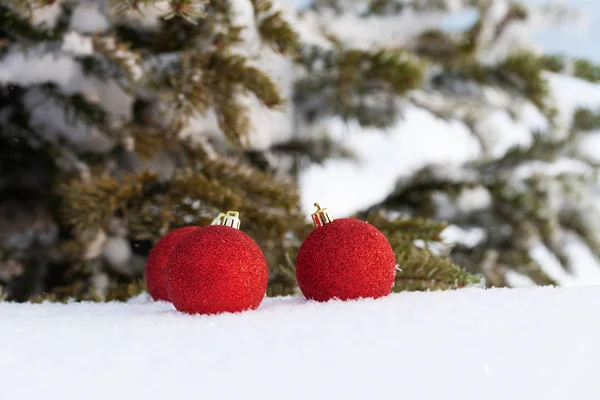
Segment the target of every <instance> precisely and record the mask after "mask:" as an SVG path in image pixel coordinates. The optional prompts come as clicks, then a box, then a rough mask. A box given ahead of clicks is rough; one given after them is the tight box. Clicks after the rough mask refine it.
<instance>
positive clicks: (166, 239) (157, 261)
mask: <svg viewBox="0 0 600 400" xmlns="http://www.w3.org/2000/svg"><path fill="white" fill-rule="evenodd" d="M196 229H198V227H197V226H184V227H182V228H177V229H173V230H172V231H171V232H169V233H167V234H166V235H165V236H163V237H162V238H160V240H159V241H158V242H156V244H155V245H154V247H153V248H152V250H150V253H149V254H148V258H147V260H146V286H147V287H148V293H150V296H152V298H153V299H154V300H157V301H158V300H163V301H169V295H168V294H167V278H166V277H165V268H166V266H167V260H168V259H169V255H170V254H171V252H172V251H173V248H175V245H176V244H177V243H179V241H180V240H181V239H183V238H184V237H185V236H187V235H188V234H189V233H191V232H193V231H195V230H196Z"/></svg>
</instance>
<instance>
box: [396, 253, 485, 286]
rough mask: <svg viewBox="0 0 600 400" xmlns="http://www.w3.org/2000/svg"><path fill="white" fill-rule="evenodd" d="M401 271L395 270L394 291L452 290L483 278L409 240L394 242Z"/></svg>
mask: <svg viewBox="0 0 600 400" xmlns="http://www.w3.org/2000/svg"><path fill="white" fill-rule="evenodd" d="M392 247H393V248H394V251H395V252H396V261H397V262H398V264H399V266H400V271H397V272H396V281H395V284H394V288H393V291H394V292H402V291H429V290H450V289H458V288H463V287H466V286H470V285H474V284H476V283H478V282H480V278H479V277H478V276H475V275H472V274H470V273H468V272H467V271H465V270H463V269H462V268H460V267H458V266H456V265H454V264H453V263H452V262H451V261H449V260H446V259H443V258H440V257H438V256H435V255H433V254H432V253H430V252H429V251H427V250H425V249H421V248H418V247H415V246H412V245H410V244H408V243H402V242H398V243H392Z"/></svg>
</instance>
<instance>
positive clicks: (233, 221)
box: [211, 211, 242, 229]
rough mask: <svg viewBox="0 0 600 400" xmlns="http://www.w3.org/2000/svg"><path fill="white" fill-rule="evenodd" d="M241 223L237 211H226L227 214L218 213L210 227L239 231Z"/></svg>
mask: <svg viewBox="0 0 600 400" xmlns="http://www.w3.org/2000/svg"><path fill="white" fill-rule="evenodd" d="M241 223H242V221H241V220H240V213H239V212H237V211H227V213H219V215H217V217H216V218H215V219H213V221H212V222H211V225H223V226H229V227H231V228H235V229H240V225H241Z"/></svg>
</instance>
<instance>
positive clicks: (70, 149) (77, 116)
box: [0, 0, 598, 301]
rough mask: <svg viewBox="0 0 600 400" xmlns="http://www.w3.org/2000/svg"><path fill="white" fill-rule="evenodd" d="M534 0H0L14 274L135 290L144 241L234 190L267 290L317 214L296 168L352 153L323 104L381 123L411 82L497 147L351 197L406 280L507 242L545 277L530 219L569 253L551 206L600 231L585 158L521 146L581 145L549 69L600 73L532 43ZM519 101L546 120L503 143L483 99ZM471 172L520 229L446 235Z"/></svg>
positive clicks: (0, 205)
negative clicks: (475, 17)
mask: <svg viewBox="0 0 600 400" xmlns="http://www.w3.org/2000/svg"><path fill="white" fill-rule="evenodd" d="M457 7H458V8H461V7H475V8H476V9H477V10H478V11H479V15H480V18H479V22H477V23H476V24H475V25H474V26H472V27H469V28H467V29H465V30H464V31H460V32H445V31H441V30H439V23H440V21H441V18H443V16H444V15H445V14H447V13H448V12H451V11H456V9H457ZM531 12H532V10H530V9H527V8H525V7H524V6H521V5H519V4H516V3H508V2H505V1H494V2H492V1H469V2H460V1H459V2H444V1H412V2H411V1H343V2H341V1H316V2H315V3H314V4H313V6H312V8H310V9H308V10H306V11H305V12H303V13H300V14H297V13H296V12H294V11H293V10H291V9H290V8H289V7H288V8H286V7H285V6H284V5H283V4H282V3H280V2H278V1H269V0H228V1H214V0H212V1H208V0H207V1H192V0H186V1H179V0H177V1H125V0H111V1H106V0H89V1H83V0H82V1H76V0H62V1H5V2H2V3H1V4H0V27H1V28H0V285H3V286H4V288H3V292H2V293H3V296H7V298H9V299H13V300H19V301H24V300H34V301H40V300H44V299H48V300H54V301H59V300H66V299H69V298H75V299H89V300H121V299H126V298H128V297H130V296H131V295H134V294H136V293H138V292H139V291H141V290H143V289H144V287H143V286H144V285H143V279H141V278H142V277H143V270H144V261H145V256H146V255H147V252H148V250H149V248H150V247H151V246H152V244H153V243H154V242H155V241H156V240H157V239H158V238H159V237H160V236H161V235H163V234H165V233H166V232H168V231H169V230H171V229H173V228H176V227H178V226H183V225H192V224H197V225H202V224H206V223H209V222H210V221H211V220H212V218H214V216H215V215H216V213H218V212H220V211H223V210H228V209H236V210H238V211H240V213H241V215H242V218H243V224H242V229H243V230H245V231H246V232H247V233H248V234H250V235H251V236H252V237H253V238H254V239H255V240H256V241H257V242H258V243H259V244H260V245H261V247H262V249H263V250H264V252H265V255H266V257H267V261H268V263H269V269H270V281H269V289H268V294H269V295H270V296H276V295H284V294H292V293H296V292H297V285H296V282H295V274H294V260H295V254H296V251H297V249H298V246H299V245H300V243H301V241H302V239H303V238H304V237H305V236H306V235H307V234H308V232H310V230H311V229H312V228H311V226H310V225H309V224H308V223H307V218H306V213H305V212H303V210H302V209H301V207H300V193H299V189H298V183H297V180H298V177H299V174H301V173H302V171H303V169H304V168H306V166H308V165H310V164H311V163H315V162H317V163H321V162H324V161H325V160H327V159H329V158H344V159H352V158H353V156H354V155H353V154H352V151H350V150H349V149H347V148H346V147H345V145H344V142H343V140H342V141H337V140H335V139H333V138H332V137H331V136H330V135H328V133H327V132H326V131H324V130H323V126H324V122H325V121H327V120H329V119H331V118H341V119H342V120H344V121H346V122H348V123H358V124H360V125H361V126H363V127H368V128H377V129H386V128H388V127H390V126H392V125H393V124H394V123H395V122H396V121H398V120H399V119H401V118H403V108H404V106H405V105H406V104H413V105H416V106H417V107H420V108H423V109H426V110H428V112H430V113H432V114H434V115H436V116H439V117H442V118H445V119H456V120H460V121H462V122H464V123H465V124H466V125H467V126H468V127H470V128H471V129H472V132H473V134H474V135H475V136H476V137H478V138H479V139H480V142H481V143H482V149H483V151H484V153H485V154H484V157H483V159H482V160H481V161H480V162H477V163H474V164H473V165H468V166H464V167H463V168H462V169H461V170H460V173H458V174H457V177H454V178H452V179H450V178H449V177H448V176H447V175H443V174H442V176H439V175H438V174H437V173H436V170H435V169H431V168H430V169H426V170H424V171H423V172H420V173H418V174H416V175H415V176H413V177H412V178H411V179H410V180H408V181H406V182H404V183H403V184H401V185H399V186H398V190H397V191H396V192H395V193H394V194H393V195H391V196H390V198H389V199H388V200H386V201H385V202H383V203H382V204H379V205H377V206H375V207H373V209H372V210H366V211H365V212H364V213H359V214H358V217H362V218H364V219H366V220H368V221H369V222H371V223H372V224H374V225H375V226H377V227H378V228H379V229H381V230H382V231H383V232H384V233H385V234H386V236H388V238H389V239H390V242H391V243H392V246H393V248H394V250H395V252H396V255H397V260H398V262H399V272H398V275H397V280H396V285H395V290H397V291H399V290H436V289H452V288H459V287H464V286H468V285H471V284H473V283H475V282H476V281H478V278H477V277H476V276H475V275H473V273H475V274H483V275H484V276H485V277H486V279H487V283H488V284H491V285H503V284H505V279H504V280H503V278H502V273H501V272H500V273H499V272H498V268H497V267H496V265H499V264H501V265H502V268H504V269H507V270H513V271H518V272H520V273H523V274H525V275H528V276H530V277H532V279H534V281H535V282H537V283H542V284H545V283H551V282H552V280H551V279H550V278H549V277H547V276H546V275H545V274H544V273H543V271H542V270H541V269H540V268H539V266H537V265H536V264H535V262H533V261H532V260H531V259H530V258H527V257H526V254H527V249H528V248H529V247H528V244H529V241H523V242H519V243H518V245H516V244H515V243H516V242H517V237H518V238H519V239H520V238H524V239H526V238H531V237H532V236H531V235H533V236H536V235H537V236H539V237H540V238H541V240H543V242H544V243H545V244H546V245H547V246H549V248H551V249H552V250H553V251H555V252H556V254H558V255H560V251H559V250H560V243H559V241H560V240H559V238H557V237H556V234H555V230H554V228H556V227H557V226H563V227H564V226H565V225H564V221H565V220H568V221H569V223H570V224H571V225H570V228H569V229H570V231H572V232H577V233H578V234H579V235H582V237H585V238H586V243H589V244H590V245H595V243H596V242H595V241H594V240H595V239H593V238H594V237H595V236H594V235H595V232H596V230H595V229H594V227H593V226H589V225H588V224H586V221H585V220H580V219H578V218H575V217H576V216H578V215H582V214H581V213H580V210H582V209H583V208H581V207H583V206H586V204H587V203H586V201H587V200H585V201H584V200H583V199H582V198H578V197H577V196H576V195H575V194H574V193H575V192H577V191H578V190H579V189H582V188H585V187H587V186H586V185H587V182H588V181H587V178H588V175H587V174H579V175H578V177H580V178H581V179H580V180H577V181H576V182H577V183H575V181H573V180H569V179H566V175H565V174H566V173H567V172H564V173H557V174H554V175H552V176H547V177H546V178H545V179H537V180H535V179H533V176H532V175H531V176H529V175H528V176H526V175H527V174H526V173H525V172H523V171H522V169H523V168H521V169H519V168H520V167H521V166H524V165H525V163H526V162H547V163H549V162H551V161H552V160H554V159H555V158H556V157H559V155H560V156H561V157H562V155H564V156H565V157H571V158H575V156H574V155H572V154H571V153H569V151H570V150H569V149H572V148H573V143H574V140H575V139H574V138H576V137H579V136H580V133H581V132H582V131H583V130H584V129H583V128H582V126H575V125H576V124H574V126H573V128H572V129H570V130H567V129H565V128H564V127H563V126H561V122H562V121H561V120H560V119H559V118H558V115H557V112H556V110H555V108H554V106H553V105H552V102H551V99H549V96H548V87H547V82H546V79H545V74H546V72H544V71H555V72H558V71H561V72H565V71H572V72H573V73H574V74H577V75H578V76H582V77H584V78H586V79H597V75H598V74H596V72H597V71H595V69H594V66H593V65H591V64H586V63H584V62H582V61H581V60H576V61H574V62H573V63H572V64H573V65H575V67H574V68H572V67H571V64H569V63H570V61H569V60H565V59H562V58H559V57H548V56H544V55H538V54H537V53H535V52H533V51H532V49H530V48H527V47H526V46H525V47H524V46H523V45H522V43H521V42H520V40H518V38H517V36H515V35H513V34H511V32H512V28H514V27H515V26H520V25H519V24H521V25H523V24H527V22H528V20H529V14H530V13H531ZM546 12H547V13H548V12H549V13H552V12H554V11H553V10H546ZM411 19H414V21H416V22H412V23H410V24H409V23H407V22H406V21H409V20H411ZM374 26H377V27H378V30H377V34H374V32H375V31H373V30H372V27H374ZM401 27H405V28H407V29H405V30H404V31H403V30H402V29H400V28H401ZM522 107H530V108H535V109H537V110H538V112H539V115H540V116H541V117H540V118H545V121H546V125H545V127H544V130H543V133H540V135H538V136H536V138H538V137H539V140H538V139H536V140H535V141H533V142H532V143H533V144H532V145H531V148H530V149H515V150H511V151H510V152H508V153H506V154H496V153H495V150H494V149H493V146H492V147H490V148H488V147H487V146H488V144H489V142H490V141H489V140H487V139H486V129H487V128H486V125H485V124H484V122H485V121H484V117H485V116H486V115H490V113H493V112H497V111H499V110H502V111H506V110H508V111H507V112H509V114H510V115H511V116H514V117H515V118H518V116H519V110H520V109H521V108H522ZM596 118H597V117H595V114H593V113H588V114H586V113H585V112H583V111H582V112H581V113H580V115H579V118H577V119H576V120H577V121H578V123H579V124H580V125H581V124H583V125H585V124H587V128H585V129H590V126H595V123H596V122H595V119H596ZM382 134H384V133H382ZM568 164H569V168H570V167H572V166H573V165H575V164H577V163H568ZM577 165H578V166H581V162H580V163H579V164H577ZM588 165H591V164H589V163H588ZM533 169H534V170H535V168H533ZM538 169H539V168H538ZM542 169H543V168H542ZM567 169H568V168H567ZM577 171H579V172H581V171H582V170H581V169H578V170H577ZM586 171H587V170H586ZM490 176H492V177H495V178H496V180H494V181H490V180H489V179H488V177H490ZM567 181H568V182H570V183H569V185H570V186H569V187H570V190H571V191H572V192H569V193H573V196H574V197H573V198H572V199H571V198H570V200H569V201H568V202H565V203H564V204H563V205H565V206H564V207H562V208H561V207H560V206H558V205H557V204H555V203H554V202H552V204H546V203H544V200H543V198H542V197H540V196H538V194H540V193H546V192H547V193H546V194H547V197H548V199H550V200H552V199H553V197H552V196H553V195H551V194H550V191H552V193H556V192H560V193H562V191H564V192H565V193H566V192H567V189H566V187H567V183H568V182H567ZM561 182H563V183H564V185H563V184H562V183H561ZM467 188H470V189H469V190H480V191H481V192H482V193H483V191H486V196H488V197H490V198H491V199H493V200H490V201H489V202H488V203H489V204H493V205H494V207H495V208H494V211H493V212H488V211H481V212H480V213H479V214H478V213H477V212H475V213H471V212H469V213H467V215H466V216H464V217H461V218H464V221H465V222H464V224H463V225H465V226H467V225H469V226H470V225H473V226H477V227H479V228H480V229H482V230H483V231H485V232H495V231H496V230H498V231H500V232H504V231H503V230H502V227H503V226H505V225H508V226H512V227H513V228H515V229H516V228H518V229H520V230H519V236H516V235H515V236H514V238H509V239H506V237H505V236H506V235H505V236H502V235H503V233H502V234H500V236H499V238H497V239H494V241H492V242H489V243H488V242H486V243H488V244H482V243H483V242H478V243H476V244H475V245H473V246H472V247H469V248H468V249H466V248H465V246H464V245H463V244H459V245H458V246H457V247H456V248H454V250H452V246H448V245H447V244H444V243H443V242H444V240H443V232H444V231H445V229H449V228H447V224H446V223H445V222H442V220H449V222H450V223H452V224H453V226H456V225H461V224H462V221H463V220H462V219H461V220H459V219H457V217H455V216H454V215H444V216H443V218H440V215H439V214H438V213H436V212H435V208H436V204H433V203H434V202H433V201H432V199H433V198H434V197H431V194H432V193H437V192H438V191H439V192H440V193H450V195H451V196H450V197H452V195H458V194H459V192H460V191H463V190H467ZM544 191H546V192H544ZM357 195H359V194H357ZM315 200H318V199H315ZM550 200H548V202H550ZM538 203H539V204H538ZM566 203H568V204H569V205H570V206H571V208H570V209H568V210H567V207H566ZM329 206H330V207H331V208H335V205H333V204H332V205H329ZM558 209H560V210H561V213H562V214H561V215H563V216H562V217H561V218H558V217H557V216H556V215H554V214H553V212H554V213H556V212H558V211H557V210H558ZM396 210H400V211H401V213H400V214H398V213H397V212H396ZM514 210H518V211H519V214H518V215H517V214H514V213H512V212H513V211H514ZM566 212H568V213H570V214H568V215H570V217H565V216H564V215H567V214H564V213H566ZM511 213H512V214H511ZM422 217H426V218H422ZM517 217H518V218H519V220H518V221H516V218H517ZM509 218H513V219H515V221H514V223H512V225H511V221H512V220H511V219H509ZM438 220H439V221H440V222H436V221H438ZM561 224H562V225H561ZM486 237H487V236H486ZM485 240H491V239H485ZM507 240H508V243H507ZM490 243H491V244H490ZM490 249H494V250H495V251H497V253H493V252H491V253H490V251H488V250H490ZM504 250H507V251H504ZM493 254H498V255H497V256H495V258H494V256H493ZM482 255H483V256H482ZM490 260H492V261H490ZM458 265H463V266H465V267H467V269H468V270H469V271H470V272H467V271H465V270H464V269H463V268H461V267H459V266H458ZM497 275H498V276H499V278H497V279H496V276H497Z"/></svg>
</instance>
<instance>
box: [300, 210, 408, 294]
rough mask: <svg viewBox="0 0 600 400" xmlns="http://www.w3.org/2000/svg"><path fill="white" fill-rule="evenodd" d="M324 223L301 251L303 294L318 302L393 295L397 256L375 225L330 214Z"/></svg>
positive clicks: (310, 235) (301, 286)
mask: <svg viewBox="0 0 600 400" xmlns="http://www.w3.org/2000/svg"><path fill="white" fill-rule="evenodd" d="M319 211H321V210H320V208H319ZM313 221H315V218H314V214H313ZM318 221H319V220H318V219H317V222H318ZM322 222H323V219H322V221H321V223H319V224H320V226H317V228H316V229H315V230H314V231H312V232H311V233H310V234H309V235H308V237H307V238H306V239H305V240H304V242H303V243H302V245H301V246H300V249H299V250H298V256H297V260H296V277H297V279H298V286H299V287H300V290H301V291H302V294H303V295H304V296H305V297H306V298H307V299H309V300H316V301H328V300H332V299H339V300H353V299H359V298H379V297H384V296H387V295H388V294H390V291H391V290H392V287H393V286H394V280H395V277H396V256H395V254H394V251H393V250H392V246H391V245H390V243H389V241H388V240H387V238H386V237H385V236H384V235H383V234H382V233H381V232H380V231H379V230H378V229H377V228H375V227H374V226H373V225H370V224H368V223H367V222H364V221H360V220H358V219H354V218H343V219H338V220H335V221H333V220H331V218H330V217H328V216H326V217H325V222H324V223H322Z"/></svg>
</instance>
